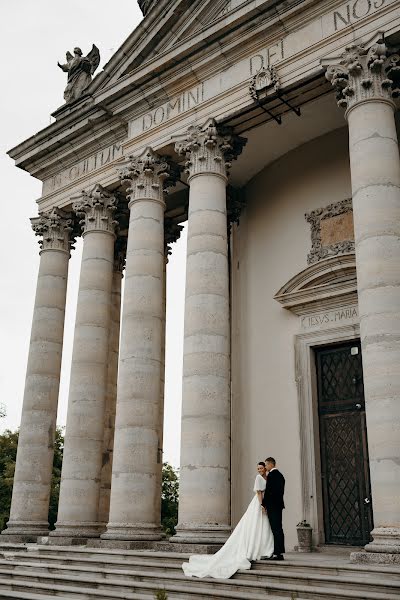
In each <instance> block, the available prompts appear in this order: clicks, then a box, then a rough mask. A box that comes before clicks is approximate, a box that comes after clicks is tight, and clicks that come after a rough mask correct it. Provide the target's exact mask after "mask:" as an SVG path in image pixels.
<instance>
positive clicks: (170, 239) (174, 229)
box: [164, 218, 183, 260]
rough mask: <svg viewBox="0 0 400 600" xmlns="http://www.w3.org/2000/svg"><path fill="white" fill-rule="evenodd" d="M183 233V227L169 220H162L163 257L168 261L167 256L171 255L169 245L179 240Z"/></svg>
mask: <svg viewBox="0 0 400 600" xmlns="http://www.w3.org/2000/svg"><path fill="white" fill-rule="evenodd" d="M182 231H183V225H179V223H175V221H174V220H173V219H171V218H166V219H165V220H164V247H165V257H166V259H167V260H168V256H169V255H170V254H171V253H172V249H171V245H172V244H174V243H175V242H177V241H178V240H179V238H180V237H181V233H182Z"/></svg>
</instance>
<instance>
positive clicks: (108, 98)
mask: <svg viewBox="0 0 400 600" xmlns="http://www.w3.org/2000/svg"><path fill="white" fill-rule="evenodd" d="M314 1H315V0H305V2H306V3H311V4H313V3H314ZM183 3H184V0H181V2H179V3H178V4H179V5H180V4H183ZM277 3H278V0H263V1H262V2H261V3H258V4H259V6H258V7H257V9H255V8H253V9H252V10H249V8H248V6H247V5H248V2H247V3H246V4H245V6H243V7H239V8H238V9H236V10H234V11H232V14H230V15H228V16H227V17H226V18H225V20H224V22H223V23H222V24H221V23H217V24H210V27H209V31H207V32H202V33H201V34H199V35H198V36H195V40H197V39H198V43H197V41H196V47H194V46H193V43H192V42H191V41H184V42H182V44H181V45H179V46H177V47H175V48H172V49H171V50H168V51H167V52H165V53H162V54H161V55H156V56H155V57H153V58H151V59H150V60H149V61H148V62H146V61H145V63H144V64H143V61H142V60H141V61H140V63H139V65H138V66H137V68H135V69H134V70H133V71H132V72H131V73H129V74H127V75H125V76H122V77H119V78H118V79H117V80H116V81H115V82H114V83H113V84H112V85H111V86H110V84H109V82H110V80H112V78H113V73H114V71H115V69H116V66H117V65H118V64H119V63H120V61H121V60H123V59H124V58H126V55H127V54H129V53H130V52H134V53H135V52H137V53H138V55H140V56H141V47H140V44H139V42H140V40H142V39H143V40H145V41H146V43H147V42H148V39H150V40H151V39H152V36H153V35H156V33H157V31H156V30H155V29H154V27H153V25H154V26H155V23H156V21H157V19H158V15H159V13H162V12H163V11H164V13H166V14H167V15H169V13H170V12H171V11H168V10H167V9H168V7H170V5H171V2H170V0H160V2H159V6H158V5H157V8H156V9H155V10H154V11H151V14H150V15H149V16H148V17H147V18H146V21H147V24H146V28H145V27H144V25H143V22H142V23H140V24H139V25H138V27H137V28H136V29H135V31H134V32H133V34H132V35H131V36H130V37H129V38H128V40H127V41H126V42H125V44H123V46H121V48H120V49H119V50H118V51H117V52H116V53H115V55H114V56H113V58H112V59H111V60H110V61H109V63H108V64H107V65H105V67H104V70H103V71H102V72H101V73H99V74H98V75H97V76H96V77H95V78H94V80H93V82H92V84H91V85H90V86H89V87H88V88H87V93H86V95H85V96H84V97H82V98H81V99H80V101H78V102H77V103H76V104H73V105H71V106H66V107H61V109H60V115H59V120H58V121H56V122H55V123H52V124H51V125H49V126H48V127H46V128H45V129H43V130H41V131H39V132H38V133H37V134H35V135H34V136H32V137H30V138H28V139H27V140H25V141H24V142H22V143H21V144H18V145H17V146H15V147H13V148H12V149H11V150H9V152H8V154H9V155H10V157H11V158H13V159H14V160H15V161H16V165H17V166H19V167H21V168H23V169H25V170H28V171H29V172H30V173H31V174H33V175H34V176H36V177H38V176H39V175H38V173H37V170H36V162H37V160H38V158H40V156H45V155H46V156H47V159H48V158H49V155H50V152H51V151H53V149H54V151H55V152H56V154H58V153H59V149H60V137H61V138H62V139H61V141H62V143H65V145H67V144H68V142H69V140H70V139H71V138H72V137H74V136H76V135H81V134H82V135H85V134H86V135H87V138H88V140H90V138H91V129H93V125H94V123H97V122H102V121H103V122H104V123H107V124H108V125H109V126H110V127H109V128H111V129H112V128H118V127H119V128H120V127H121V125H123V124H124V122H125V118H124V117H123V115H122V114H120V113H119V114H118V115H115V116H114V114H113V112H114V109H113V108H112V107H111V105H112V103H114V101H115V99H116V98H121V97H122V96H128V97H129V98H130V104H131V103H134V104H136V105H138V104H142V103H143V108H144V107H147V106H148V105H147V100H146V98H145V96H144V93H143V90H144V89H145V88H146V85H148V86H149V89H148V95H149V97H152V96H154V93H155V90H154V85H155V86H156V88H157V89H159V90H160V93H162V94H164V95H165V92H163V91H162V90H163V86H162V84H160V83H159V76H158V77H157V78H154V77H153V75H154V73H155V72H157V73H160V72H162V73H163V74H164V73H165V77H166V80H168V79H169V78H170V77H171V76H170V75H167V73H168V72H169V71H171V70H172V72H174V73H175V75H174V76H173V79H174V80H176V79H178V78H179V79H183V78H185V77H187V72H190V77H192V76H193V73H194V70H195V66H194V62H193V60H192V61H191V62H190V63H186V62H185V61H186V60H187V58H188V57H189V56H190V55H192V54H193V55H194V56H196V54H197V53H198V50H199V48H200V46H201V47H202V48H205V49H207V51H209V52H210V54H211V56H210V60H212V59H213V57H212V53H217V54H218V53H219V46H213V47H209V37H210V36H211V37H212V36H215V35H216V34H217V32H218V30H219V29H221V36H223V35H226V33H227V30H229V27H232V26H233V25H235V22H236V21H239V23H241V22H243V21H247V20H249V19H250V18H251V17H252V16H254V15H259V14H260V13H262V11H263V10H267V9H268V8H270V9H271V14H270V15H269V14H268V19H267V20H268V23H269V24H270V25H271V26H272V25H274V24H278V23H280V21H281V15H279V16H277V14H276V12H274V11H272V7H273V6H274V5H275V4H277ZM189 4H190V3H189ZM292 5H293V6H297V5H298V0H290V4H289V7H290V6H292ZM263 7H265V8H263ZM289 7H287V9H288V8H289ZM239 9H240V10H239ZM153 13H154V14H153ZM172 13H173V11H172ZM170 16H171V15H170ZM165 18H166V19H167V17H165ZM266 18H267V17H266ZM167 20H168V19H167ZM259 20H260V19H259V18H258V22H259ZM153 21H154V23H153ZM259 28H261V29H263V28H264V29H265V23H263V24H262V25H260V26H259ZM167 29H168V28H167ZM148 31H152V34H148V33H147V32H148ZM138 44H139V45H138ZM198 44H200V46H199V45H198ZM233 44H234V45H235V44H236V45H237V46H238V47H239V49H241V50H242V51H243V48H242V46H241V44H240V40H238V42H237V43H236V42H233ZM199 58H201V57H199ZM177 65H178V67H177ZM179 65H182V66H183V67H184V68H183V69H181V68H179ZM177 69H178V71H179V72H178V73H177V72H176V71H177ZM171 83H172V81H168V85H170V84H171ZM132 90H139V91H138V92H137V93H135V92H134V94H132ZM110 103H111V105H110ZM143 108H142V110H143ZM121 119H122V121H121ZM113 121H114V123H113ZM71 125H73V126H72V127H71ZM71 153H73V149H72V148H71ZM56 160H57V159H56V158H55V161H56ZM40 177H42V176H41V175H40Z"/></svg>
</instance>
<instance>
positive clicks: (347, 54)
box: [326, 43, 400, 110]
mask: <svg viewBox="0 0 400 600" xmlns="http://www.w3.org/2000/svg"><path fill="white" fill-rule="evenodd" d="M326 78H327V79H328V81H330V82H331V84H332V85H333V87H334V88H335V90H336V100H337V103H338V105H339V106H341V107H343V108H346V109H347V110H349V109H350V108H351V107H352V106H354V105H355V104H357V103H358V102H361V101H363V100H370V99H375V100H376V99H382V100H387V101H391V99H392V98H396V97H398V96H399V95H400V56H399V54H397V53H395V52H394V51H393V49H391V50H390V49H388V47H387V46H386V45H385V44H384V43H377V44H374V45H373V46H371V48H369V49H368V48H366V47H365V46H363V45H362V44H351V45H350V46H347V47H346V49H345V51H344V52H343V54H342V59H341V60H340V62H339V64H336V65H330V66H329V67H328V68H327V71H326Z"/></svg>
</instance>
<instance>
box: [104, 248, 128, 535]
mask: <svg viewBox="0 0 400 600" xmlns="http://www.w3.org/2000/svg"><path fill="white" fill-rule="evenodd" d="M125 255H126V240H125V238H123V239H122V238H119V239H118V240H117V241H116V247H115V254H114V271H113V281H112V295H111V324H110V338H109V350H108V352H109V354H108V369H107V397H106V406H105V414H104V440H103V457H102V469H101V482H100V499H99V522H100V523H102V524H103V529H105V528H106V526H107V523H108V517H109V512H110V493H111V473H112V460H113V448H114V427H115V410H116V404H117V377H118V352H119V333H120V318H121V283H122V272H123V269H124V266H125Z"/></svg>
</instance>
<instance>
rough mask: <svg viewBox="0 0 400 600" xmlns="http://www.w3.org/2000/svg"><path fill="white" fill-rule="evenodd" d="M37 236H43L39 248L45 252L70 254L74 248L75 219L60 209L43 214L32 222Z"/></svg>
mask: <svg viewBox="0 0 400 600" xmlns="http://www.w3.org/2000/svg"><path fill="white" fill-rule="evenodd" d="M30 221H31V224H32V229H33V231H34V232H35V235H37V236H41V237H42V239H41V240H39V246H40V248H41V251H42V252H43V251H44V250H62V251H64V252H68V253H69V252H70V250H71V248H73V243H74V241H75V240H74V236H73V219H72V215H71V214H69V213H66V212H65V211H63V210H61V209H60V208H53V209H52V210H50V211H48V212H43V213H41V214H40V215H39V216H38V217H34V218H32V219H31V220H30Z"/></svg>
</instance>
